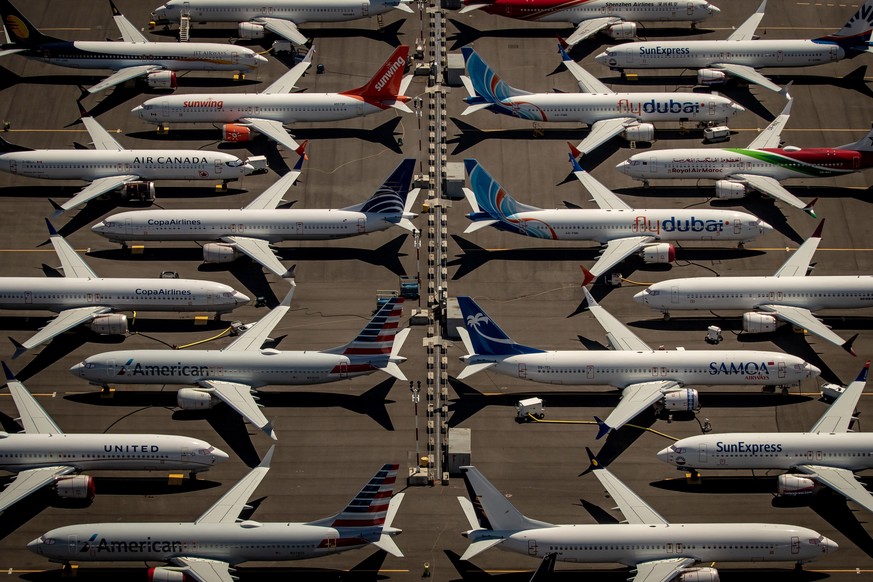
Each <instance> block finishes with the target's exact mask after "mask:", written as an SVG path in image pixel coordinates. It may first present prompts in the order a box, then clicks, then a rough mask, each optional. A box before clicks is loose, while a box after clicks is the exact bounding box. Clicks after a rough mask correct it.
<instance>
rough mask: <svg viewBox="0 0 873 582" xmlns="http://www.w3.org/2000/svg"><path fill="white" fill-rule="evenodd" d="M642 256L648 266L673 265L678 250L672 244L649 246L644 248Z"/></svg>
mask: <svg viewBox="0 0 873 582" xmlns="http://www.w3.org/2000/svg"><path fill="white" fill-rule="evenodd" d="M640 256H641V257H642V258H643V262H645V263H646V264H647V265H650V264H653V263H654V264H664V263H672V262H673V261H675V260H676V248H675V247H674V246H673V245H672V244H670V243H658V244H654V245H648V246H645V247H643V248H642V250H641V251H640Z"/></svg>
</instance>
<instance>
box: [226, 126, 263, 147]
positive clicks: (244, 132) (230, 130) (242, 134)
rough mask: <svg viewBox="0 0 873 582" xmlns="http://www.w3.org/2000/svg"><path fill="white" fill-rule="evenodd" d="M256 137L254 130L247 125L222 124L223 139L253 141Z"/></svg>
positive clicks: (234, 141)
mask: <svg viewBox="0 0 873 582" xmlns="http://www.w3.org/2000/svg"><path fill="white" fill-rule="evenodd" d="M254 138H255V136H254V134H253V133H252V130H251V129H249V128H248V127H247V126H245V125H239V124H237V123H228V124H225V125H223V126H221V139H223V140H224V141H227V142H230V143H237V142H243V141H252V140H253V139H254Z"/></svg>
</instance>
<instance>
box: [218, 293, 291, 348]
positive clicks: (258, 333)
mask: <svg viewBox="0 0 873 582" xmlns="http://www.w3.org/2000/svg"><path fill="white" fill-rule="evenodd" d="M290 283H291V289H289V290H288V294H287V295H285V298H284V299H283V300H282V303H280V304H279V305H277V306H276V307H274V308H273V309H271V310H270V313H268V314H267V315H265V316H264V317H262V318H261V319H259V320H258V321H256V322H255V323H254V324H253V325H252V326H251V327H250V328H248V329H247V330H246V331H245V332H243V334H242V335H241V336H239V337H238V338H236V339H235V340H234V341H233V342H232V343H231V344H229V345H228V346H227V347H226V348H224V349H225V350H226V351H237V352H244V351H247V350H252V351H254V350H259V349H261V345H263V343H264V342H265V341H266V340H267V336H269V335H270V332H271V331H273V329H274V328H275V327H276V326H277V325H278V324H279V322H280V321H281V320H282V318H283V317H285V314H286V313H288V309H290V308H291V299H293V297H294V291H295V290H296V289H297V283H295V282H294V279H291V281H290Z"/></svg>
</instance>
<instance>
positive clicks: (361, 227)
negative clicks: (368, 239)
mask: <svg viewBox="0 0 873 582" xmlns="http://www.w3.org/2000/svg"><path fill="white" fill-rule="evenodd" d="M366 232H367V220H366V219H364V218H359V219H358V234H365V233H366Z"/></svg>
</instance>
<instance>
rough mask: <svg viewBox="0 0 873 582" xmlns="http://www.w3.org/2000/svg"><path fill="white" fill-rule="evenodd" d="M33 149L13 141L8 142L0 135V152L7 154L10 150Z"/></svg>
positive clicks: (25, 150)
mask: <svg viewBox="0 0 873 582" xmlns="http://www.w3.org/2000/svg"><path fill="white" fill-rule="evenodd" d="M30 151H33V150H32V149H31V148H26V147H24V146H20V145H16V144H14V143H9V142H8V141H6V140H5V139H3V138H2V137H0V153H3V154H8V153H11V152H30Z"/></svg>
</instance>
